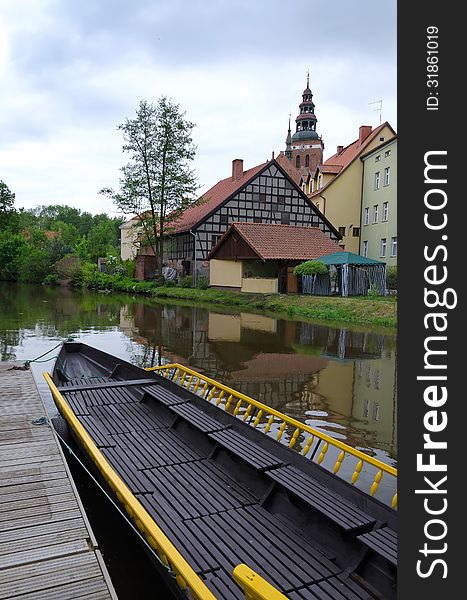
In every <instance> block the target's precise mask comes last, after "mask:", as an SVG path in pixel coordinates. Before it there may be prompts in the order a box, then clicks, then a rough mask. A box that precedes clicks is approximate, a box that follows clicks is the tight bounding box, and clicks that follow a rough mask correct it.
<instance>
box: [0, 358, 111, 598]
mask: <svg viewBox="0 0 467 600" xmlns="http://www.w3.org/2000/svg"><path fill="white" fill-rule="evenodd" d="M11 367H12V364H11V363H10V364H8V363H0V599H1V600H6V599H8V600H9V599H17V600H68V599H69V600H72V599H75V598H83V600H84V599H86V600H104V599H112V600H114V599H116V598H117V596H116V593H115V590H114V589H113V586H112V583H111V581H110V577H109V575H108V573H107V569H106V567H105V564H104V561H103V559H102V555H101V553H100V551H99V549H98V547H97V542H96V540H95V538H94V535H93V533H92V531H91V528H90V525H89V522H88V520H87V518H86V515H85V513H84V509H83V507H82V504H81V502H80V499H79V496H78V493H77V491H76V488H75V485H74V483H73V480H72V477H71V475H70V472H69V470H68V466H67V464H66V461H65V458H64V456H63V453H62V451H61V448H60V446H59V442H58V440H57V438H56V436H55V434H54V432H53V429H52V428H51V427H50V425H49V424H48V423H47V422H43V423H42V424H40V420H41V417H46V416H47V415H46V410H45V407H44V405H43V402H42V399H41V397H40V395H39V392H38V390H37V387H36V385H35V382H34V379H33V376H32V374H31V371H21V370H11ZM37 420H39V424H33V421H36V422H37Z"/></svg>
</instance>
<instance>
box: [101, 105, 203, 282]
mask: <svg viewBox="0 0 467 600" xmlns="http://www.w3.org/2000/svg"><path fill="white" fill-rule="evenodd" d="M184 117H185V113H182V112H180V107H179V105H178V104H174V103H172V102H171V101H170V100H168V99H167V98H166V97H165V96H162V97H161V98H160V99H159V100H158V102H157V105H155V106H154V105H153V104H150V103H149V102H147V101H146V100H142V101H141V102H140V104H139V107H138V109H137V111H136V117H135V118H134V119H127V120H126V122H125V123H124V124H122V125H119V126H118V129H120V130H121V131H122V132H123V139H124V145H123V151H124V152H128V153H129V155H130V161H129V162H128V163H127V164H126V165H125V166H124V167H122V168H121V171H122V174H123V175H122V177H121V178H120V190H119V191H118V192H115V191H114V190H113V189H108V188H106V189H103V190H101V193H103V194H105V195H107V196H108V197H110V198H112V200H113V201H114V203H115V204H116V206H117V207H118V209H119V210H120V211H121V212H122V213H123V214H125V215H136V216H137V219H138V221H137V223H138V226H139V229H140V230H141V231H142V236H141V239H140V244H141V245H144V244H146V245H147V246H149V247H151V248H152V250H153V251H154V254H155V256H156V264H157V269H156V272H157V274H158V277H159V278H160V277H162V266H163V262H164V236H166V235H167V234H169V233H170V232H171V231H173V229H174V224H175V222H176V220H177V218H178V217H179V216H180V214H181V213H182V212H183V211H184V210H185V209H186V208H187V207H188V206H189V205H191V204H193V203H194V200H193V198H192V197H193V195H194V192H195V191H196V189H197V188H198V186H197V184H196V176H195V174H194V171H193V170H192V169H191V168H190V162H191V161H192V160H193V159H194V156H195V146H194V145H193V141H192V138H191V132H192V130H193V127H194V125H193V123H190V122H189V121H186V120H185V118H184Z"/></svg>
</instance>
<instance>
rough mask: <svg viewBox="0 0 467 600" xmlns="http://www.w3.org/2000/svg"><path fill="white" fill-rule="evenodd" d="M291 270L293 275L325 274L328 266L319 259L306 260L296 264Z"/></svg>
mask: <svg viewBox="0 0 467 600" xmlns="http://www.w3.org/2000/svg"><path fill="white" fill-rule="evenodd" d="M293 272H294V275H325V274H326V273H327V272H328V268H327V266H326V265H325V264H324V263H323V262H321V261H319V260H307V261H305V262H302V263H301V264H299V265H297V266H296V267H295V269H294V270H293Z"/></svg>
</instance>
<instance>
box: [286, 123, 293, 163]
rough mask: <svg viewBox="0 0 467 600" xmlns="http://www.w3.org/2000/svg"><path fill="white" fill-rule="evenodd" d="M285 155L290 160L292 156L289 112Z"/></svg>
mask: <svg viewBox="0 0 467 600" xmlns="http://www.w3.org/2000/svg"><path fill="white" fill-rule="evenodd" d="M285 155H286V157H287V158H288V159H289V160H290V159H291V158H292V132H291V131H290V113H289V131H288V133H287V138H286V140H285Z"/></svg>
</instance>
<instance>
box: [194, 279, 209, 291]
mask: <svg viewBox="0 0 467 600" xmlns="http://www.w3.org/2000/svg"><path fill="white" fill-rule="evenodd" d="M196 287H197V288H198V289H199V290H207V289H208V287H209V279H208V278H207V277H206V275H201V276H200V277H198V282H197V283H196Z"/></svg>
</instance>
